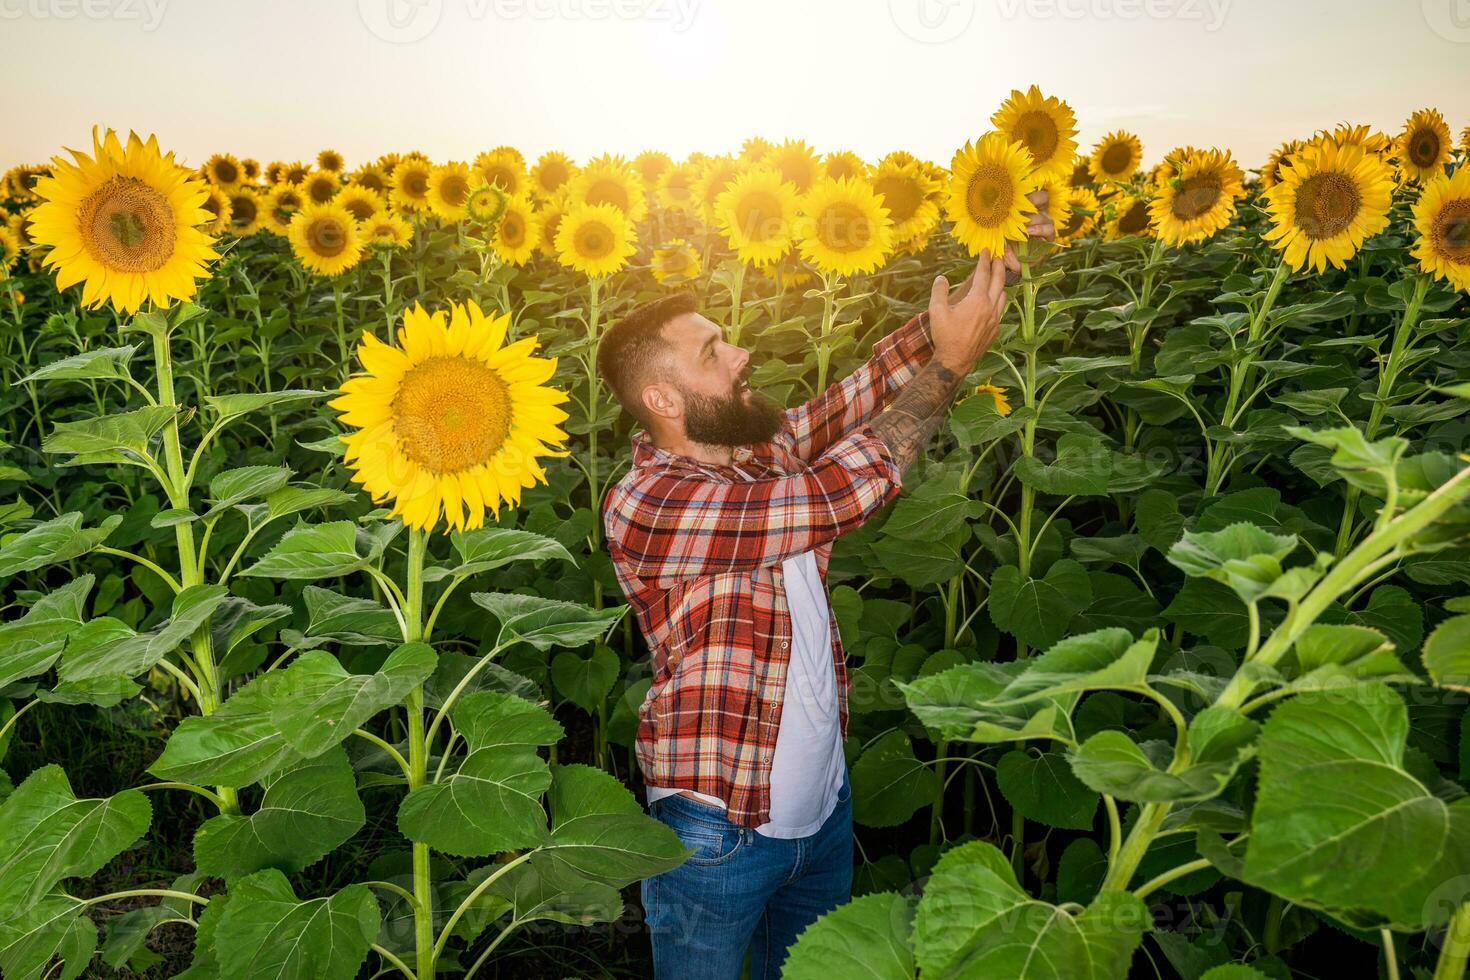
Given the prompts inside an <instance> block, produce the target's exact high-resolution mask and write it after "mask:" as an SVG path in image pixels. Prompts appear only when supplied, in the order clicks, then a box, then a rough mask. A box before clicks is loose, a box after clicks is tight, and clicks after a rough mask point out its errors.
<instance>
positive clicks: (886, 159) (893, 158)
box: [878, 150, 919, 167]
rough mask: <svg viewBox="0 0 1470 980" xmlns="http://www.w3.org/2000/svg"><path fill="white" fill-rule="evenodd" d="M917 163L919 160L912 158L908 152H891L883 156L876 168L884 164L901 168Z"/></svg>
mask: <svg viewBox="0 0 1470 980" xmlns="http://www.w3.org/2000/svg"><path fill="white" fill-rule="evenodd" d="M918 162H919V158H918V157H916V156H914V155H913V154H912V153H910V152H909V151H908V150H891V151H889V152H888V153H885V154H884V155H883V159H881V160H879V161H878V166H880V167H881V166H883V165H884V164H885V163H891V164H893V165H894V166H897V167H901V166H903V165H904V164H906V163H918Z"/></svg>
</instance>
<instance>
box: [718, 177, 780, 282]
mask: <svg viewBox="0 0 1470 980" xmlns="http://www.w3.org/2000/svg"><path fill="white" fill-rule="evenodd" d="M796 202H797V193H796V188H795V187H793V186H792V185H791V184H789V183H787V182H786V181H784V180H782V179H781V174H780V172H779V171H777V170H775V169H773V168H771V167H767V166H764V165H761V166H756V167H752V168H750V169H749V170H747V171H745V172H744V173H742V174H741V175H740V176H738V177H736V178H735V179H734V180H733V181H731V182H730V186H729V187H727V188H726V189H725V190H724V191H723V192H722V193H721V194H720V195H719V197H717V198H716V199H715V215H716V220H717V221H718V223H719V229H720V233H721V234H723V235H724V236H725V239H726V240H727V241H728V242H729V243H730V247H731V248H732V249H734V250H735V254H736V255H737V256H738V257H739V258H740V261H742V262H747V263H750V264H751V265H764V264H765V263H767V262H774V261H776V260H777V259H779V258H780V257H781V256H783V255H785V254H786V253H787V252H789V251H791V231H792V229H791V225H792V221H793V220H794V219H795V216H796Z"/></svg>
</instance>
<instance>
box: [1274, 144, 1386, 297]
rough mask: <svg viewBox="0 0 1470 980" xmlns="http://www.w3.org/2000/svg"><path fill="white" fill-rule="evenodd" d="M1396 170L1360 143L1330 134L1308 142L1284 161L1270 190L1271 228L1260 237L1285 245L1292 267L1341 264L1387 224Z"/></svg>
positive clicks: (1279, 245)
mask: <svg viewBox="0 0 1470 980" xmlns="http://www.w3.org/2000/svg"><path fill="white" fill-rule="evenodd" d="M1392 196H1393V171H1392V169H1391V168H1390V167H1389V165H1388V164H1387V163H1385V162H1384V161H1383V160H1382V159H1380V158H1379V157H1377V156H1375V155H1374V154H1372V153H1369V152H1368V151H1367V150H1365V149H1363V147H1362V146H1360V145H1358V144H1356V143H1350V144H1348V145H1347V146H1338V145H1337V143H1336V142H1334V141H1333V140H1332V139H1331V138H1328V139H1324V140H1322V141H1321V142H1318V143H1313V144H1310V145H1308V146H1306V147H1304V148H1303V149H1302V150H1300V151H1299V152H1298V153H1297V154H1296V155H1295V156H1293V157H1292V158H1291V162H1290V163H1286V164H1283V165H1282V167H1281V174H1280V183H1278V184H1277V185H1276V186H1275V187H1272V188H1271V189H1270V191H1268V192H1267V193H1266V199H1267V201H1268V202H1269V204H1268V206H1267V208H1266V211H1267V214H1268V215H1269V217H1270V218H1271V221H1272V223H1273V226H1274V227H1273V228H1272V229H1271V230H1270V231H1268V232H1265V233H1264V235H1263V236H1262V237H1264V238H1265V239H1267V240H1268V241H1270V242H1271V247H1272V248H1278V249H1284V250H1285V254H1284V256H1283V258H1284V260H1285V261H1286V263H1287V264H1288V265H1290V266H1291V267H1292V268H1293V269H1296V270H1300V269H1301V268H1303V267H1304V266H1307V265H1310V266H1311V267H1312V268H1313V269H1315V270H1316V271H1318V272H1321V271H1322V270H1324V269H1325V268H1327V266H1328V265H1331V266H1332V267H1333V268H1335V269H1341V268H1342V267H1343V265H1344V264H1345V263H1346V262H1347V260H1348V259H1350V258H1352V257H1353V255H1354V254H1355V253H1356V252H1357V251H1358V249H1359V248H1361V247H1362V245H1363V242H1364V241H1366V240H1367V239H1369V238H1371V237H1372V236H1374V235H1376V234H1378V233H1379V232H1380V231H1382V230H1383V229H1384V228H1386V227H1388V209H1389V205H1390V204H1391V199H1392Z"/></svg>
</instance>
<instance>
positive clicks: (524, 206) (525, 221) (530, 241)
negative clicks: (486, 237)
mask: <svg viewBox="0 0 1470 980" xmlns="http://www.w3.org/2000/svg"><path fill="white" fill-rule="evenodd" d="M540 239H541V228H540V223H539V222H538V221H537V220H536V215H535V213H534V212H533V211H532V210H531V201H530V199H529V198H524V197H512V198H507V199H506V202H505V208H504V210H503V211H502V213H501V215H500V220H499V222H498V223H497V225H496V228H495V237H494V238H492V239H491V240H490V247H491V248H492V249H494V251H495V254H496V255H498V256H500V260H501V261H502V262H507V263H509V264H510V265H525V264H526V263H527V262H528V261H530V259H531V253H533V252H534V251H535V250H536V246H537V244H538V243H539V242H540Z"/></svg>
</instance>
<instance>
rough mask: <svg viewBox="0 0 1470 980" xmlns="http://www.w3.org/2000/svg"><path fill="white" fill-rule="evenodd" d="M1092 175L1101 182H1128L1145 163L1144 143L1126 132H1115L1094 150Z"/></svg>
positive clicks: (1100, 142) (1099, 141)
mask: <svg viewBox="0 0 1470 980" xmlns="http://www.w3.org/2000/svg"><path fill="white" fill-rule="evenodd" d="M1090 162H1091V173H1092V175H1093V177H1095V178H1096V179H1097V180H1099V181H1103V180H1120V181H1121V180H1127V179H1128V178H1129V177H1132V176H1133V175H1134V174H1135V173H1137V172H1138V167H1139V164H1141V163H1142V162H1143V143H1142V141H1140V140H1139V138H1138V137H1137V136H1134V135H1133V134H1132V133H1130V132H1127V131H1125V130H1121V129H1119V130H1115V131H1114V132H1111V133H1109V134H1108V135H1106V136H1104V137H1103V138H1102V139H1100V140H1098V142H1097V145H1096V146H1094V147H1093V148H1092V158H1091V161H1090Z"/></svg>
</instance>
